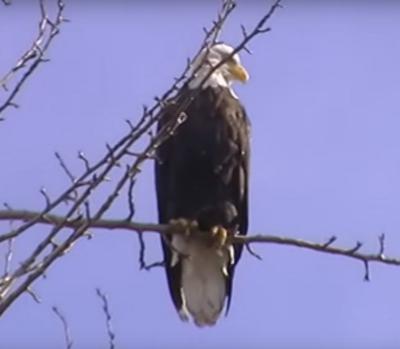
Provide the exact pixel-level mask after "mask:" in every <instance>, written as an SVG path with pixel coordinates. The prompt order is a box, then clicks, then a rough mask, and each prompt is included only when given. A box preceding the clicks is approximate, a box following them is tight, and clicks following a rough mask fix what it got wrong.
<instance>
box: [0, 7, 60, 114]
mask: <svg viewBox="0 0 400 349" xmlns="http://www.w3.org/2000/svg"><path fill="white" fill-rule="evenodd" d="M3 3H4V4H5V5H10V4H11V1H10V0H8V1H7V0H3ZM39 7H40V14H41V18H40V22H39V29H38V34H37V36H36V38H35V40H34V41H33V44H32V46H31V47H30V48H29V49H28V50H27V51H26V52H25V53H24V54H23V55H22V57H21V58H20V59H19V60H18V62H17V63H16V64H15V66H14V67H13V68H11V70H10V71H9V72H8V73H7V74H6V75H5V76H4V77H3V78H2V79H0V85H1V86H2V87H3V89H4V90H5V91H6V92H9V94H8V96H7V97H6V98H5V101H4V102H2V103H1V104H0V114H1V113H2V112H3V111H5V110H6V109H7V108H9V107H15V108H17V107H18V105H17V104H16V103H15V102H14V100H15V97H16V96H17V94H18V92H20V90H21V88H22V86H23V85H24V84H25V82H26V81H27V80H28V79H29V77H30V76H32V74H33V73H34V72H35V71H36V70H37V68H38V67H39V65H41V64H42V63H44V62H47V61H48V59H46V58H45V54H46V53H47V51H48V49H49V47H50V45H51V44H52V42H53V40H54V38H55V37H56V35H57V34H58V33H59V32H60V27H61V25H62V23H64V22H66V19H65V18H64V17H63V13H64V2H63V0H57V13H56V15H55V17H54V19H51V18H50V16H49V15H48V13H47V11H46V7H45V4H44V0H39ZM19 72H23V74H22V76H21V77H20V78H19V79H18V80H17V81H16V82H15V84H14V86H13V87H12V88H11V90H9V87H8V85H9V84H10V82H11V80H12V79H13V78H14V77H15V76H16V75H17V74H18V73H19ZM2 120H4V118H1V117H0V121H2Z"/></svg>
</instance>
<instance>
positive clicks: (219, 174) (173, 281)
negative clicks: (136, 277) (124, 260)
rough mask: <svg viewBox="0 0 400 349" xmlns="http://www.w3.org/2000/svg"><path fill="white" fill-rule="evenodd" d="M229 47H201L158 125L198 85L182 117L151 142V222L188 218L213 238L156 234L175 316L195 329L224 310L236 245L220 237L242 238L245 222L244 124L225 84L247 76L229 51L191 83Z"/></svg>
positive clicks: (243, 115)
mask: <svg viewBox="0 0 400 349" xmlns="http://www.w3.org/2000/svg"><path fill="white" fill-rule="evenodd" d="M232 52H233V48H232V47H230V46H228V45H226V44H222V43H219V44H215V45H213V46H212V47H211V48H210V49H209V50H204V51H203V52H202V53H201V54H200V55H199V57H198V59H197V60H196V61H195V62H194V63H193V69H194V71H195V72H196V71H197V72H196V73H195V77H194V79H193V80H192V81H191V82H189V83H188V84H186V86H184V87H183V89H182V91H181V92H180V95H179V96H177V98H176V99H175V100H174V101H173V102H171V104H170V106H169V107H167V108H166V110H165V112H164V114H163V116H162V118H161V120H160V122H159V125H158V127H159V129H160V128H161V127H163V125H165V123H166V122H168V120H170V119H171V118H173V117H176V115H174V113H173V109H174V107H173V105H175V107H177V106H179V101H180V100H182V98H184V97H185V95H186V96H187V94H188V93H191V92H192V91H191V90H193V89H198V88H200V91H199V92H198V93H197V94H196V97H195V98H194V99H193V100H192V101H191V102H190V104H189V106H188V107H187V108H186V109H185V114H186V115H187V118H186V120H185V122H184V123H183V124H182V125H181V126H180V127H179V128H178V129H177V131H176V132H175V133H174V134H173V135H172V136H171V137H169V138H168V139H167V140H166V141H165V142H164V143H163V144H162V145H161V146H160V147H159V149H158V151H157V159H158V161H156V165H155V179H156V194H157V202H158V215H159V222H160V223H171V222H173V223H179V222H181V223H182V222H189V223H188V224H189V225H190V224H194V225H193V226H197V227H198V229H199V230H201V231H205V232H211V234H214V235H215V240H216V241H220V243H212V244H210V243H209V242H207V241H206V240H204V239H199V237H198V235H197V237H196V236H194V235H193V234H192V235H190V234H188V235H182V234H179V235H178V234H174V235H172V236H171V237H168V238H167V237H163V238H162V239H161V241H162V248H163V253H164V260H165V269H166V274H167V281H168V285H169V291H170V295H171V298H172V301H173V303H174V305H175V308H176V310H177V311H178V314H179V315H180V317H181V319H182V320H184V321H187V320H189V319H190V318H192V320H193V321H194V323H195V324H196V325H197V326H199V327H203V326H212V325H214V324H215V323H216V322H217V320H218V318H219V316H220V314H221V312H222V310H223V308H224V306H225V308H226V313H227V312H228V310H229V305H230V300H231V296H232V280H233V275H234V270H235V266H236V264H237V263H238V261H239V259H240V256H241V253H242V247H243V246H242V245H235V246H232V245H229V244H227V243H224V241H226V236H227V235H228V236H230V235H232V234H241V235H245V234H246V233H247V225H248V176H249V121H248V119H247V116H246V112H245V110H244V108H243V106H242V105H241V103H240V102H239V100H238V97H237V96H236V94H235V93H234V91H233V90H232V83H233V82H234V81H240V82H245V81H247V80H248V78H249V75H248V73H247V71H246V70H245V68H244V67H243V66H242V65H241V63H240V58H239V56H238V54H235V55H233V56H232V57H231V58H230V59H229V60H227V61H226V63H224V64H223V65H221V66H220V67H219V68H218V69H216V70H215V71H214V72H213V73H212V74H211V76H210V77H209V78H208V80H207V81H206V82H205V83H204V84H203V85H202V86H199V85H200V84H201V81H202V80H203V79H204V77H205V76H206V75H207V74H208V73H209V72H210V67H211V66H214V67H215V66H216V65H217V64H218V63H220V62H221V61H222V60H224V59H226V58H227V57H229V56H230V55H231V54H232ZM204 61H206V62H207V63H205V64H202V62H204ZM171 106H172V107H171ZM211 236H213V235H211ZM167 239H168V240H167ZM221 241H222V243H221Z"/></svg>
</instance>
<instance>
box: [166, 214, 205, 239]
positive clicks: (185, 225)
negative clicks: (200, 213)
mask: <svg viewBox="0 0 400 349" xmlns="http://www.w3.org/2000/svg"><path fill="white" fill-rule="evenodd" d="M169 225H170V229H171V230H172V231H175V232H179V233H181V234H184V235H186V236H188V235H190V233H191V232H192V231H194V230H197V229H198V223H197V221H195V220H189V219H186V218H178V219H171V220H170V221H169Z"/></svg>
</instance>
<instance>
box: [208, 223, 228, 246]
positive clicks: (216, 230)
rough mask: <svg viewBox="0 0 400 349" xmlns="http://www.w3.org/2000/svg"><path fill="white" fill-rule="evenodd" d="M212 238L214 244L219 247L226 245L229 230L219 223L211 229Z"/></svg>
mask: <svg viewBox="0 0 400 349" xmlns="http://www.w3.org/2000/svg"><path fill="white" fill-rule="evenodd" d="M211 234H212V239H213V246H214V247H215V248H217V249H220V248H221V247H223V246H225V244H226V241H227V240H228V231H227V230H226V229H225V228H224V227H222V226H220V225H217V226H215V227H213V228H212V229H211Z"/></svg>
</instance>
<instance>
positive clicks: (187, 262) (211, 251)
mask: <svg viewBox="0 0 400 349" xmlns="http://www.w3.org/2000/svg"><path fill="white" fill-rule="evenodd" d="M173 246H174V247H175V248H176V249H177V250H178V251H180V252H181V253H182V254H183V255H184V256H186V257H182V258H181V262H182V279H181V280H182V285H181V292H182V300H183V307H182V309H180V311H179V313H180V314H181V318H182V316H183V317H185V315H190V316H191V317H192V318H193V321H194V323H195V324H196V325H197V326H200V327H203V326H212V325H214V324H215V323H216V322H217V320H218V317H219V316H220V314H221V312H222V309H223V308H224V303H225V298H226V280H225V279H226V276H225V275H224V272H225V273H226V268H227V266H228V265H229V263H230V256H229V251H228V250H227V249H226V248H224V249H216V248H215V247H211V246H210V245H209V244H207V243H206V242H205V241H204V239H196V238H194V237H188V238H185V237H182V236H174V238H173Z"/></svg>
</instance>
